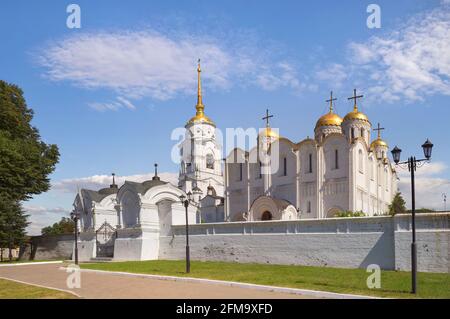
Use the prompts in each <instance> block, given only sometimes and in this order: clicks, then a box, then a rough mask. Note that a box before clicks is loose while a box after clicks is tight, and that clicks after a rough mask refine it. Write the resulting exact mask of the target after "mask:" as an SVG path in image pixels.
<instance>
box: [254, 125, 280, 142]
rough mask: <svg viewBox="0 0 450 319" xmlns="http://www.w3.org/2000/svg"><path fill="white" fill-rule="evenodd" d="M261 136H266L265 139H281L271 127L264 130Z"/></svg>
mask: <svg viewBox="0 0 450 319" xmlns="http://www.w3.org/2000/svg"><path fill="white" fill-rule="evenodd" d="M259 135H260V136H265V137H272V138H276V139H278V138H280V135H278V133H277V132H275V131H274V130H272V129H271V128H270V127H266V128H264V129H263V130H262V131H261V132H260V133H259Z"/></svg>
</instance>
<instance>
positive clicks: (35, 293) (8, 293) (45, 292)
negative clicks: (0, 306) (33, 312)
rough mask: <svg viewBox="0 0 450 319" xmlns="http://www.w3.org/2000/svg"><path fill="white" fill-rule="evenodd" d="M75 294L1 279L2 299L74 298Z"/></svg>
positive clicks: (0, 297)
mask: <svg viewBox="0 0 450 319" xmlns="http://www.w3.org/2000/svg"><path fill="white" fill-rule="evenodd" d="M73 298H76V297H75V296H74V295H72V294H69V293H66V292H63V291H58V290H53V289H47V288H41V287H36V286H32V285H27V284H22V283H18V282H15V281H11V280H5V279H0V299H73Z"/></svg>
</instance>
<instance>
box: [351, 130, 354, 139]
mask: <svg viewBox="0 0 450 319" xmlns="http://www.w3.org/2000/svg"><path fill="white" fill-rule="evenodd" d="M351 132H352V135H351V136H352V139H354V138H355V128H353V127H352V129H351Z"/></svg>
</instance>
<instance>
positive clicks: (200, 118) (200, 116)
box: [186, 59, 214, 125]
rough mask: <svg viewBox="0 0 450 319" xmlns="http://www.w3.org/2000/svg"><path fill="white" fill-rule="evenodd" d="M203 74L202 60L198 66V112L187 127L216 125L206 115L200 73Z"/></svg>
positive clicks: (196, 107)
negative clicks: (202, 124)
mask: <svg viewBox="0 0 450 319" xmlns="http://www.w3.org/2000/svg"><path fill="white" fill-rule="evenodd" d="M201 72H202V70H201V68H200V59H198V66H197V77H198V79H197V81H198V82H197V105H196V106H195V109H196V110H197V112H196V113H195V116H194V117H193V118H191V119H190V120H189V121H188V123H187V124H186V125H191V124H193V123H199V122H202V123H208V124H211V125H214V122H213V121H211V120H210V119H209V118H208V117H207V116H206V115H205V106H204V105H203V101H202V80H201V77H200V73H201Z"/></svg>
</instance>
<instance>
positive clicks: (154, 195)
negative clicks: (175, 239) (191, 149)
mask: <svg viewBox="0 0 450 319" xmlns="http://www.w3.org/2000/svg"><path fill="white" fill-rule="evenodd" d="M181 195H184V196H186V194H185V193H184V192H183V191H182V190H180V189H179V188H177V187H175V186H173V185H171V184H170V183H167V182H163V181H160V180H159V177H157V176H155V177H153V179H152V180H149V181H145V182H143V183H136V182H129V181H126V182H125V183H124V185H123V186H122V187H120V189H119V190H118V192H117V194H114V196H111V198H109V199H108V200H109V204H110V205H111V206H112V207H113V209H110V210H108V211H96V210H95V209H92V210H91V211H89V212H84V214H87V215H91V216H92V217H91V219H92V220H94V221H95V220H104V223H103V224H101V225H100V226H98V227H97V228H93V229H89V230H88V229H86V230H83V229H82V232H81V234H80V239H81V243H80V245H79V247H80V248H79V249H80V254H79V255H80V260H89V259H91V258H94V257H110V258H114V260H152V259H158V253H159V237H160V236H168V235H170V232H171V226H172V225H184V224H185V218H186V217H185V208H184V206H183V205H182V204H181V202H180V196H181ZM98 204H99V203H96V202H95V201H93V203H92V207H96V205H98ZM81 209H82V208H81ZM188 214H189V223H190V224H194V223H197V219H198V218H197V207H195V206H193V205H191V206H190V207H189V211H188ZM106 216H107V217H108V222H107V221H106V218H105V217H106ZM113 224H114V226H115V227H113V226H112V225H113ZM94 229H96V230H94ZM105 234H106V236H104V235H105ZM106 237H107V238H106Z"/></svg>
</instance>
